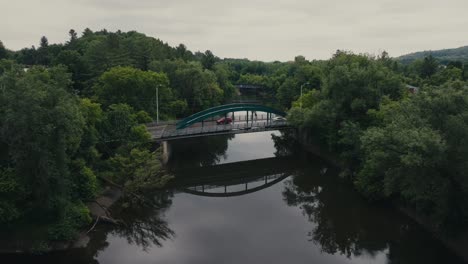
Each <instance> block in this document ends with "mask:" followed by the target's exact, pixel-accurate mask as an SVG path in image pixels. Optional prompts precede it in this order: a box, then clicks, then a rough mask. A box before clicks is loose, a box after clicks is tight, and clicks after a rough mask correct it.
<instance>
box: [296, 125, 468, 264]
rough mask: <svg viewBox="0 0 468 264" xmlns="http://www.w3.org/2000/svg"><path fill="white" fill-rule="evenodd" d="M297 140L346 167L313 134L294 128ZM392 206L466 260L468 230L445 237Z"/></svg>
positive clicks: (415, 216)
mask: <svg viewBox="0 0 468 264" xmlns="http://www.w3.org/2000/svg"><path fill="white" fill-rule="evenodd" d="M294 137H295V138H296V140H297V142H298V143H299V144H300V146H301V147H302V148H303V149H304V150H305V151H307V152H310V153H312V154H314V155H317V156H320V157H322V158H324V159H325V160H326V161H328V162H330V163H331V164H333V165H335V166H337V167H339V168H341V169H347V168H346V167H344V165H343V164H344V163H343V162H342V161H340V159H339V158H338V155H337V154H336V153H332V152H330V151H329V150H327V149H324V148H323V147H320V146H319V144H318V143H317V142H316V141H315V139H314V138H313V135H311V134H310V133H307V132H306V131H305V130H304V129H298V130H296V133H295V135H294ZM393 206H394V207H395V208H396V209H397V210H399V211H400V212H402V213H403V214H405V215H407V216H408V217H410V218H411V219H412V220H414V221H415V222H417V223H418V224H419V225H421V226H422V227H424V228H425V229H426V230H427V231H428V232H430V233H431V234H432V235H433V236H434V237H435V238H437V239H438V240H439V241H441V242H442V243H443V244H444V245H445V246H446V247H447V248H449V249H450V250H452V251H453V252H454V253H455V254H457V255H458V256H459V257H461V258H462V259H463V260H464V261H466V262H468V251H467V250H466V249H467V248H468V231H464V232H462V233H461V234H458V235H457V237H456V238H453V237H447V235H445V234H443V233H442V232H440V231H439V230H438V229H437V228H436V227H435V226H434V225H433V224H432V223H431V221H430V220H429V219H427V218H425V217H422V216H420V215H418V214H416V212H414V211H413V210H411V209H409V208H405V207H402V206H401V205H398V204H393Z"/></svg>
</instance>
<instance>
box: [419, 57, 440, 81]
mask: <svg viewBox="0 0 468 264" xmlns="http://www.w3.org/2000/svg"><path fill="white" fill-rule="evenodd" d="M438 67H439V64H438V63H437V61H436V59H435V58H434V57H432V55H429V56H426V57H425V58H424V60H423V63H422V65H421V73H420V75H421V77H422V78H429V77H431V76H432V75H434V74H435V73H436V72H437V68H438Z"/></svg>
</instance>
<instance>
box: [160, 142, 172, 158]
mask: <svg viewBox="0 0 468 264" xmlns="http://www.w3.org/2000/svg"><path fill="white" fill-rule="evenodd" d="M161 147H162V151H163V153H162V162H163V164H167V162H168V161H169V159H170V158H171V155H172V147H171V144H170V143H169V141H163V142H162V143H161Z"/></svg>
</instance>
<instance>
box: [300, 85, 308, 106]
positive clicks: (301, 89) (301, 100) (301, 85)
mask: <svg viewBox="0 0 468 264" xmlns="http://www.w3.org/2000/svg"><path fill="white" fill-rule="evenodd" d="M306 84H309V83H308V82H306V83H303V84H302V85H301V102H300V104H301V108H302V87H303V86H304V85H306Z"/></svg>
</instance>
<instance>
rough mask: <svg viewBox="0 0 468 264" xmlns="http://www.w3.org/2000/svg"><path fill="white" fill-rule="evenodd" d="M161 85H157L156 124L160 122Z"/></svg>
mask: <svg viewBox="0 0 468 264" xmlns="http://www.w3.org/2000/svg"><path fill="white" fill-rule="evenodd" d="M160 86H161V85H160V84H158V85H156V124H159V87H160Z"/></svg>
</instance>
